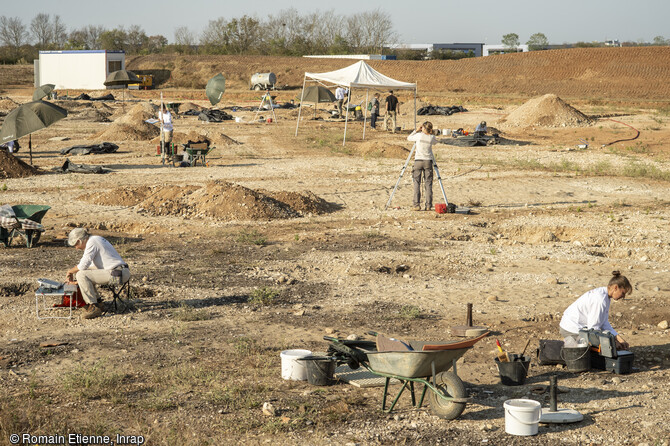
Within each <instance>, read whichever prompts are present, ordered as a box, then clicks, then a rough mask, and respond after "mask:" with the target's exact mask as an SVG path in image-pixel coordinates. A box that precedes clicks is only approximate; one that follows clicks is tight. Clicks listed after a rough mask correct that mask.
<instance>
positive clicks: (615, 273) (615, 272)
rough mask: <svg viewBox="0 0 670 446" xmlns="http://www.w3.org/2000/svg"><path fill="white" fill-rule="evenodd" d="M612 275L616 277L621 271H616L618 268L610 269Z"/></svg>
mask: <svg viewBox="0 0 670 446" xmlns="http://www.w3.org/2000/svg"><path fill="white" fill-rule="evenodd" d="M612 275H613V276H614V277H618V276H620V275H621V271H618V270H617V271H612Z"/></svg>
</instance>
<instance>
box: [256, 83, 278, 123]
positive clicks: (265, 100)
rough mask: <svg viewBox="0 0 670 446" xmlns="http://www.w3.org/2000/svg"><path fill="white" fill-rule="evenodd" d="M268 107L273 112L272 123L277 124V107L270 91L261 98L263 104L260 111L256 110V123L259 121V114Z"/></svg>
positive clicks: (259, 107) (259, 108)
mask: <svg viewBox="0 0 670 446" xmlns="http://www.w3.org/2000/svg"><path fill="white" fill-rule="evenodd" d="M266 105H267V106H269V107H270V110H271V111H272V122H277V116H276V115H275V105H274V103H273V102H272V96H270V90H268V91H267V92H266V93H265V94H264V95H263V97H262V98H261V103H260V105H259V106H258V110H256V114H255V115H254V121H255V120H256V119H258V114H259V113H261V111H262V110H263V107H264V106H266Z"/></svg>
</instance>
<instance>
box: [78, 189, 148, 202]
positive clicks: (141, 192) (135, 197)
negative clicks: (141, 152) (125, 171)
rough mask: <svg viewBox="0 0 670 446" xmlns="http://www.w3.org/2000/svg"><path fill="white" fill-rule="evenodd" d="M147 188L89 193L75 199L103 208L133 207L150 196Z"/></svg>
mask: <svg viewBox="0 0 670 446" xmlns="http://www.w3.org/2000/svg"><path fill="white" fill-rule="evenodd" d="M151 193H152V188H151V187H149V186H137V187H117V188H116V189H112V190H110V191H107V192H103V193H98V194H96V193H89V194H83V195H80V196H79V197H77V199H78V200H82V201H88V202H89V203H94V204H100V205H103V206H135V205H136V204H139V203H141V202H142V201H144V200H146V198H147V197H148V196H149V195H151Z"/></svg>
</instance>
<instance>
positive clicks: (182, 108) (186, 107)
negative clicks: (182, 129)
mask: <svg viewBox="0 0 670 446" xmlns="http://www.w3.org/2000/svg"><path fill="white" fill-rule="evenodd" d="M203 109H204V107H201V106H199V105H198V104H194V103H193V102H184V103H182V104H180V105H179V113H181V114H183V113H185V112H187V111H191V110H197V111H200V110H203Z"/></svg>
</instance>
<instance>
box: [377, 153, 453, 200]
mask: <svg viewBox="0 0 670 446" xmlns="http://www.w3.org/2000/svg"><path fill="white" fill-rule="evenodd" d="M415 150H416V143H414V145H413V146H412V150H410V151H409V156H408V157H407V161H405V165H404V166H402V170H401V171H400V176H399V177H398V181H396V182H395V187H394V188H393V191H392V192H391V196H390V197H389V201H388V202H386V206H384V210H386V209H387V208H388V207H389V206H390V205H391V200H393V195H394V194H395V191H396V189H398V185H399V184H400V180H401V179H402V176H403V174H404V173H405V169H407V166H408V165H409V161H410V160H411V159H412V155H413V154H414V151H415ZM433 170H435V175H436V176H437V182H438V184H439V185H440V190H441V191H442V196H443V197H444V203H445V204H446V205H447V209H449V200H447V194H446V193H445V192H444V186H443V185H442V177H441V176H440V170H439V169H438V168H437V163H436V162H435V158H434V157H433Z"/></svg>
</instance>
